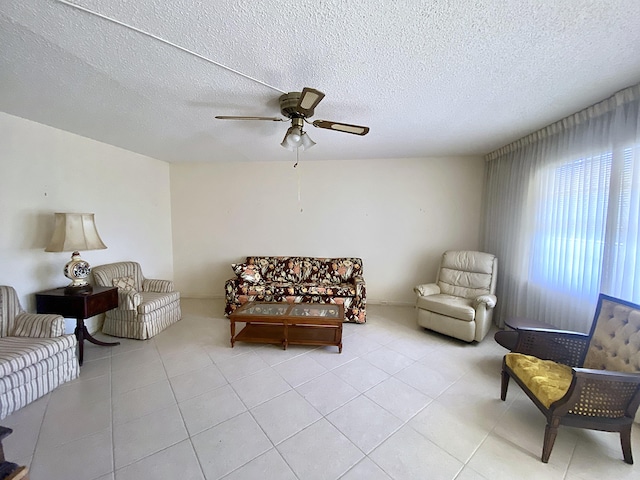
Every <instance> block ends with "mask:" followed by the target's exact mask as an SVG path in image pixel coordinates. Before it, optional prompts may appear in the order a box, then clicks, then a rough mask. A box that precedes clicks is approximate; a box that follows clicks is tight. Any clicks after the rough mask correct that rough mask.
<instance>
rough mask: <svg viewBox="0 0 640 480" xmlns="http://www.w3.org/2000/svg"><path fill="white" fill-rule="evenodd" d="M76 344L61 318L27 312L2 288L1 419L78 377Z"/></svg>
mask: <svg viewBox="0 0 640 480" xmlns="http://www.w3.org/2000/svg"><path fill="white" fill-rule="evenodd" d="M76 345H77V341H76V337H75V336H74V335H65V334H64V319H63V318H62V317H61V316H60V315H48V314H47V315H45V314H38V313H26V312H25V311H24V310H22V307H21V306H20V302H19V300H18V296H17V295H16V291H15V290H14V289H13V288H12V287H7V286H0V419H2V418H4V417H6V416H7V415H9V414H10V413H12V412H14V411H16V410H18V409H20V408H22V407H24V406H25V405H28V404H29V403H31V402H33V401H34V400H37V399H38V398H40V397H42V396H44V395H46V394H47V393H49V392H50V391H51V390H53V389H54V388H56V387H58V386H59V385H62V384H63V383H65V382H68V381H70V380H73V379H74V378H76V377H77V376H78V373H79V367H78V358H77V357H76Z"/></svg>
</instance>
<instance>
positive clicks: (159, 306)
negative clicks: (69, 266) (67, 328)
mask: <svg viewBox="0 0 640 480" xmlns="http://www.w3.org/2000/svg"><path fill="white" fill-rule="evenodd" d="M92 271H93V276H94V278H95V281H96V283H97V284H98V285H100V286H103V287H118V308H115V309H113V310H109V311H108V312H107V313H106V314H105V320H104V325H103V326H102V332H103V333H106V334H107V335H113V336H114V337H126V338H136V339H138V340H146V339H147V338H151V337H153V336H154V335H157V334H158V333H160V332H161V331H162V330H164V329H165V328H167V327H168V326H170V325H172V324H174V323H176V322H177V321H178V320H180V319H181V318H182V311H181V309H180V292H176V291H175V289H174V287H173V282H171V281H169V280H152V279H148V278H144V276H143V275H142V269H141V268H140V264H138V263H136V262H118V263H110V264H107V265H99V266H97V267H93V269H92Z"/></svg>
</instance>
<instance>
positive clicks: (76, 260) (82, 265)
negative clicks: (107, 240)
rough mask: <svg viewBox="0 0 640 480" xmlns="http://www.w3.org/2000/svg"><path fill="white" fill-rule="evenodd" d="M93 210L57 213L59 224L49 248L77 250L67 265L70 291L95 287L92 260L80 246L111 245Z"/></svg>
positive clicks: (56, 224)
mask: <svg viewBox="0 0 640 480" xmlns="http://www.w3.org/2000/svg"><path fill="white" fill-rule="evenodd" d="M93 217H94V214H93V213H56V214H55V226H54V229H53V235H52V236H51V240H50V241H49V245H47V248H45V249H44V251H45V252H73V253H72V254H71V261H69V262H68V263H67V264H66V265H65V266H64V275H65V277H67V278H69V279H70V280H71V283H70V284H69V285H68V286H67V287H66V291H67V292H69V293H81V292H87V291H91V290H92V289H93V288H92V287H91V285H89V283H88V282H87V277H88V276H89V273H91V267H90V266H89V263H88V262H87V261H85V260H83V259H82V258H80V252H79V250H102V249H105V248H107V246H106V245H105V244H104V243H103V242H102V239H101V238H100V235H99V234H98V230H97V229H96V224H95V220H94V218H93Z"/></svg>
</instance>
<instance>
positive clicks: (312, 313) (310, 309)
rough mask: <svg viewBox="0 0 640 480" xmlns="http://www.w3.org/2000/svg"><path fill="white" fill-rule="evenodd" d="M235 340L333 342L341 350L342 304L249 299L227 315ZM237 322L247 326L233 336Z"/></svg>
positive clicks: (288, 343) (277, 342) (319, 343)
mask: <svg viewBox="0 0 640 480" xmlns="http://www.w3.org/2000/svg"><path fill="white" fill-rule="evenodd" d="M229 321H230V322H231V347H232V348H233V346H234V344H235V342H236V341H238V342H253V343H275V344H282V348H283V349H284V350H286V349H287V345H335V346H336V347H338V353H342V324H343V323H344V306H343V305H339V304H330V303H327V304H321V303H274V302H248V303H245V304H244V305H243V306H241V307H240V308H239V309H238V310H236V311H235V312H233V313H232V314H230V315H229ZM236 322H244V323H245V324H246V325H245V326H244V328H243V329H242V330H240V332H238V334H237V335H236Z"/></svg>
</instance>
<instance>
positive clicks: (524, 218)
mask: <svg viewBox="0 0 640 480" xmlns="http://www.w3.org/2000/svg"><path fill="white" fill-rule="evenodd" d="M486 160H487V168H486V179H485V180H486V188H485V199H484V225H483V240H484V249H485V251H487V252H491V253H494V254H496V255H497V256H498V259H499V268H500V271H499V276H498V291H497V295H498V305H497V306H496V315H495V318H496V320H497V321H498V323H499V324H501V325H502V324H503V323H504V321H505V320H506V319H508V318H509V317H514V316H522V317H529V318H536V319H539V320H543V321H546V322H549V323H551V324H553V325H555V326H557V327H559V328H566V329H572V330H579V331H585V332H586V331H587V330H588V328H589V326H590V325H591V321H592V319H593V313H594V310H595V304H596V301H597V297H598V294H599V293H600V292H602V293H606V294H609V295H613V296H615V297H619V298H623V299H625V300H629V301H632V302H635V303H640V231H639V228H638V219H639V216H640V84H639V85H636V86H633V87H630V88H627V89H625V90H623V91H621V92H618V93H617V94H615V95H614V96H612V97H610V98H608V99H607V100H605V101H603V102H600V103H598V104H596V105H594V106H592V107H589V108H587V109H585V110H583V111H581V112H578V113H576V114H575V115H572V116H570V117H567V118H565V119H563V120H561V121H559V122H557V123H555V124H553V125H550V126H548V127H546V128H544V129H542V130H540V131H538V132H535V133H533V134H531V135H529V136H527V137H525V138H523V139H521V140H519V141H517V142H514V143H513V144H510V145H507V146H506V147H503V148H501V149H500V150H497V151H495V152H493V153H491V154H489V155H488V156H487V158H486Z"/></svg>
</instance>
